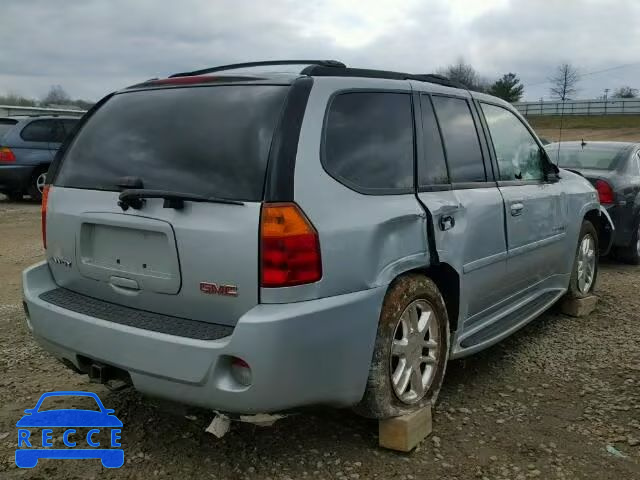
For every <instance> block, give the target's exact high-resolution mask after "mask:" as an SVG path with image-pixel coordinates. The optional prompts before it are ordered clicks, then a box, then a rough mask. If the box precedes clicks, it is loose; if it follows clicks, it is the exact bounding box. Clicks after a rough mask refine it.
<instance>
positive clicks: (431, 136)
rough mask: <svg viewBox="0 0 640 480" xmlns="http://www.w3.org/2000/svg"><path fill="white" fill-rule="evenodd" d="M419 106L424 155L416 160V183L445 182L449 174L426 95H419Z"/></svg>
mask: <svg viewBox="0 0 640 480" xmlns="http://www.w3.org/2000/svg"><path fill="white" fill-rule="evenodd" d="M420 106H421V110H422V138H423V143H424V155H423V157H422V158H421V159H420V160H419V162H418V185H419V186H421V187H424V186H429V185H443V184H447V183H449V175H448V173H447V164H446V162H445V159H444V150H443V149H442V139H441V138H440V131H439V130H438V122H437V121H436V117H435V115H434V113H433V106H432V105H431V100H430V99H429V96H428V95H421V100H420Z"/></svg>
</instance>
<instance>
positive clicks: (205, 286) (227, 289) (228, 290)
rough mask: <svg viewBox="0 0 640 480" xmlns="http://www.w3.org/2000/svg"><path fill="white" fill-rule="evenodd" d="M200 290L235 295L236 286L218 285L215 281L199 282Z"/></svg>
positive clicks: (236, 294) (208, 292) (236, 292)
mask: <svg viewBox="0 0 640 480" xmlns="http://www.w3.org/2000/svg"><path fill="white" fill-rule="evenodd" d="M200 291H201V292H202V293H206V294H209V295H224V296H225V297H237V296H238V287H237V286H235V285H218V284H217V283H209V282H200Z"/></svg>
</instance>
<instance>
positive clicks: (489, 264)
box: [23, 61, 608, 418]
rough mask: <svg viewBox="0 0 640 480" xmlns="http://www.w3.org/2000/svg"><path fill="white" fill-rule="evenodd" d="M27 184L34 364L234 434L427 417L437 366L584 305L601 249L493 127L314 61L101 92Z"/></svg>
mask: <svg viewBox="0 0 640 480" xmlns="http://www.w3.org/2000/svg"><path fill="white" fill-rule="evenodd" d="M255 67H261V68H259V69H258V68H255ZM270 72H271V73H270ZM277 72H280V73H277ZM48 182H50V185H48V186H47V188H46V189H45V195H44V201H43V240H44V242H45V245H46V261H44V262H42V263H40V264H37V265H34V266H33V267H31V268H29V269H27V270H26V271H25V272H24V274H23V283H24V299H25V310H26V312H27V318H28V320H27V321H28V325H29V327H30V328H31V330H32V332H33V335H34V337H35V338H36V340H37V341H38V342H39V343H40V344H41V345H43V346H44V348H46V349H47V350H49V351H50V352H51V353H53V355H55V356H56V357H57V358H59V359H60V360H62V362H63V363H65V364H66V365H67V366H69V367H70V368H72V369H74V370H76V371H78V372H82V373H85V374H89V376H90V377H91V378H92V379H94V380H98V381H101V382H105V383H109V382H111V381H112V380H114V379H120V380H122V379H124V380H126V381H128V382H131V383H132V385H133V386H134V387H135V388H136V389H138V390H140V391H142V392H144V393H148V394H151V395H156V396H161V397H165V398H169V399H173V400H177V401H180V402H184V403H188V404H193V405H199V406H202V407H207V408H212V409H216V410H219V411H225V412H236V413H257V412H275V411H283V410H289V409H294V408H296V407H301V406H305V405H313V404H326V405H333V406H338V407H354V408H355V409H356V411H358V412H360V413H361V414H363V415H365V416H369V417H376V418H385V417H390V416H395V415H399V414H403V413H407V412H411V411H413V410H415V409H417V408H419V407H420V406H423V405H424V404H426V403H427V402H432V401H435V400H436V398H437V395H438V391H439V389H440V386H441V385H442V381H443V377H444V374H445V369H446V365H447V361H448V360H449V359H450V358H459V357H463V356H465V355H469V354H472V353H474V352H477V351H479V350H482V349H484V348H487V347H488V346H490V345H493V344H495V343H496V342H498V341H500V340H501V339H503V338H505V337H506V336H508V335H510V334H511V333H513V332H515V331H516V330H518V329H519V328H521V327H522V326H524V325H525V324H527V323H528V322H529V321H531V320H533V319H534V318H535V317H537V316H538V315H540V314H541V313H542V312H543V311H544V310H546V309H547V308H549V307H550V306H551V305H552V304H553V303H554V302H556V301H557V300H558V299H559V298H560V297H562V296H563V295H570V296H573V297H582V296H586V295H589V294H590V292H591V291H592V290H593V288H594V286H595V284H596V277H597V269H598V251H599V249H600V247H601V245H599V243H600V241H601V239H602V238H605V237H604V236H603V235H604V234H603V233H601V232H605V233H606V227H607V226H608V225H607V217H606V215H604V214H601V211H600V204H599V202H598V196H597V193H596V191H595V189H594V188H593V187H592V185H591V184H590V183H589V182H588V181H587V180H585V178H583V177H582V176H580V175H578V174H575V173H571V172H568V171H564V170H558V168H557V167H555V165H553V163H551V162H550V160H549V158H548V156H547V154H546V153H545V151H544V149H543V147H542V145H541V143H540V141H539V139H538V138H537V137H536V135H535V134H534V133H533V131H532V130H531V128H530V127H529V126H528V124H527V123H526V121H525V120H524V119H523V118H522V117H521V116H520V115H519V114H518V113H517V111H516V110H515V109H514V108H513V107H512V106H511V105H509V104H508V103H505V102H504V101H502V100H499V99H498V98H495V97H491V96H488V95H485V94H480V93H475V92H469V91H467V90H466V89H463V88H458V85H456V84H454V83H452V82H450V81H448V80H447V79H444V78H443V77H439V76H435V75H410V74H406V73H401V72H388V71H376V70H364V69H355V68H347V67H345V65H344V64H342V63H340V62H336V61H289V62H286V61H281V62H258V63H252V64H244V65H232V66H227V67H217V68H211V69H205V70H200V71H195V72H186V73H181V74H176V75H173V76H172V77H169V78H165V79H159V80H150V81H147V82H144V83H142V84H139V85H134V86H132V87H129V88H126V89H123V90H121V91H118V92H116V93H114V94H112V95H109V96H108V97H106V98H105V99H103V100H102V101H101V102H99V103H98V104H97V105H96V107H94V109H93V110H92V111H90V112H89V113H88V114H87V115H86V116H85V117H84V118H83V119H82V121H81V125H80V127H79V129H78V132H77V134H76V135H75V136H74V137H73V138H72V139H69V140H68V141H67V142H66V143H65V145H63V147H62V149H61V151H60V152H59V154H58V156H57V157H56V160H55V161H54V163H53V165H52V168H51V170H50V171H49V175H48Z"/></svg>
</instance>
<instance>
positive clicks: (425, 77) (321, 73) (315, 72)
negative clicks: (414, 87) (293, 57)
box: [300, 65, 466, 89]
mask: <svg viewBox="0 0 640 480" xmlns="http://www.w3.org/2000/svg"><path fill="white" fill-rule="evenodd" d="M300 73H301V74H303V75H311V76H317V77H365V78H381V79H389V80H417V81H419V82H429V83H436V84H438V85H443V86H445V87H453V88H464V89H466V87H465V86H464V85H463V84H461V83H459V82H456V81H455V80H450V79H448V78H447V77H445V76H443V75H437V74H426V73H425V74H411V73H404V72H393V71H389V70H372V69H367V68H342V69H339V70H337V69H334V68H326V67H325V66H324V65H309V66H308V67H306V68H305V69H304V70H302V72H300Z"/></svg>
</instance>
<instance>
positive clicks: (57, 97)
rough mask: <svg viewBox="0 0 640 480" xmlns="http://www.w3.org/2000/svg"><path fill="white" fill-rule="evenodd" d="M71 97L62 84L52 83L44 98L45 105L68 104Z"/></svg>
mask: <svg viewBox="0 0 640 480" xmlns="http://www.w3.org/2000/svg"><path fill="white" fill-rule="evenodd" d="M70 102H71V97H70V96H69V94H68V93H67V92H66V91H65V90H64V88H62V87H61V86H60V85H52V86H51V88H49V92H48V93H47V94H46V95H45V96H44V98H43V99H42V104H43V105H68V104H69V103H70Z"/></svg>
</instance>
